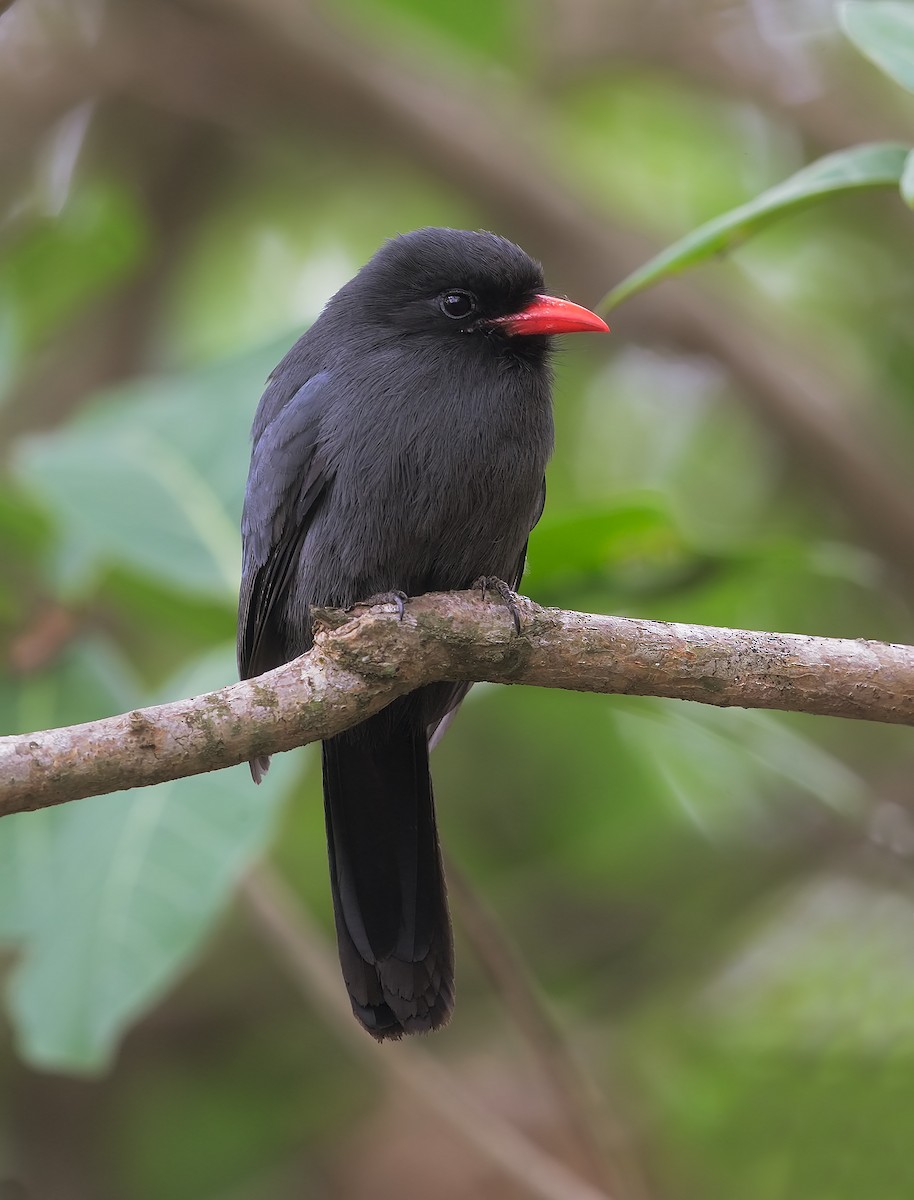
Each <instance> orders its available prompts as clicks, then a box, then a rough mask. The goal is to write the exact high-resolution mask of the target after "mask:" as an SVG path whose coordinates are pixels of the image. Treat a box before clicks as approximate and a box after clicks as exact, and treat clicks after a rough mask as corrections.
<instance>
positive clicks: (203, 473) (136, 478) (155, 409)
mask: <svg viewBox="0 0 914 1200" xmlns="http://www.w3.org/2000/svg"><path fill="white" fill-rule="evenodd" d="M280 353H281V349H280V348H279V347H277V346H276V345H275V344H271V345H270V346H269V347H266V348H263V347H262V348H260V349H259V350H258V351H257V352H256V353H252V354H247V355H244V356H243V357H240V358H236V359H230V360H227V361H224V362H222V363H220V364H218V365H217V366H212V367H207V368H203V369H201V370H198V371H195V372H192V373H188V374H186V375H178V376H174V377H172V378H168V377H163V378H160V379H156V380H150V381H144V382H141V383H136V384H132V385H130V386H128V387H125V388H122V389H120V390H119V391H118V392H115V393H113V394H111V395H109V396H106V397H104V398H102V399H100V400H99V401H98V402H97V403H96V404H95V405H94V406H93V407H92V408H91V409H89V410H87V411H86V412H85V413H82V414H80V417H79V418H78V419H77V420H76V421H73V422H71V423H70V424H69V425H67V426H65V427H63V428H61V429H58V430H55V431H54V432H53V433H50V434H46V435H44V436H41V437H35V438H30V439H28V440H27V441H24V442H23V443H21V444H20V445H19V446H18V447H17V448H16V457H15V461H14V467H15V469H16V472H17V474H18V477H19V478H20V480H22V482H23V483H24V484H26V485H27V486H28V487H29V488H30V490H31V492H32V493H33V495H34V496H35V497H36V499H37V500H39V501H40V502H42V503H43V504H44V506H45V507H46V508H47V509H49V510H50V513H51V515H52V516H53V517H54V519H55V522H56V524H57V526H58V529H59V532H60V535H61V558H60V560H59V562H58V564H57V565H58V580H59V582H60V584H61V586H62V587H64V588H67V589H69V590H71V591H74V590H75V591H78V590H79V589H82V588H85V587H86V586H87V585H88V584H89V583H91V582H92V579H93V577H94V575H95V573H96V572H97V571H98V570H99V569H100V568H102V567H105V566H110V565H114V564H123V565H124V566H127V567H129V568H131V569H133V570H135V571H137V572H139V573H140V574H141V575H145V576H151V577H152V578H154V579H155V580H156V581H157V582H158V583H160V584H165V585H169V584H170V585H172V586H174V587H176V588H177V589H179V590H183V591H188V592H192V593H194V594H196V595H198V596H200V595H202V596H206V597H213V598H217V599H223V598H225V597H226V596H227V595H229V594H232V593H234V592H235V590H236V589H237V583H238V575H239V569H240V562H241V538H240V534H239V532H238V523H239V519H240V515H241V501H242V495H243V491H244V480H245V477H246V475H247V465H248V456H249V453H250V449H249V440H248V430H249V428H250V424H251V418H252V417H253V414H254V410H255V407H256V405H257V399H258V397H259V395H260V393H261V391H262V390H263V381H264V379H265V378H266V376H267V375H268V373H269V371H270V369H271V368H272V367H273V365H274V364H275V362H276V360H277V358H278V357H279V355H280Z"/></svg>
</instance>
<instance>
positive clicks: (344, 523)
mask: <svg viewBox="0 0 914 1200" xmlns="http://www.w3.org/2000/svg"><path fill="white" fill-rule="evenodd" d="M542 286H543V280H542V274H541V271H540V268H539V266H538V264H536V263H535V262H534V261H533V260H532V259H530V258H529V257H528V256H527V255H526V254H525V253H524V252H523V251H522V250H521V249H519V248H518V247H517V246H515V245H513V244H512V243H511V242H508V241H506V240H505V239H503V238H500V237H496V236H495V235H493V234H489V233H470V232H464V231H459V230H450V229H423V230H418V231H417V232H415V233H411V234H407V235H405V236H403V237H398V238H395V239H393V240H392V241H390V242H387V243H386V244H385V245H384V246H383V247H382V248H381V249H380V250H379V251H378V253H377V254H376V255H375V256H374V258H372V259H371V261H370V262H369V263H367V264H366V266H364V267H363V268H362V270H361V271H359V273H358V274H357V275H356V276H355V277H354V278H353V279H352V280H350V282H349V283H347V284H346V285H345V286H344V287H343V288H341V289H340V291H339V292H337V294H336V295H335V296H334V297H333V298H332V299H331V300H330V301H329V303H328V304H327V306H326V308H325V309H324V311H323V312H322V313H321V315H320V317H319V318H318V319H317V321H316V322H315V323H314V325H313V326H312V327H311V328H310V329H309V330H308V332H307V333H306V334H305V335H304V336H303V337H302V338H300V339H299V341H298V342H297V343H296V344H295V345H294V346H293V347H292V349H291V350H290V351H289V353H288V354H287V355H286V357H285V358H284V359H283V360H282V362H281V363H280V364H279V366H278V367H277V368H276V370H275V371H274V372H273V374H272V375H271V376H270V380H269V384H268V386H267V389H266V391H265V392H264V395H263V397H262V399H261V401H260V406H259V408H258V410H257V415H256V418H255V421H254V428H253V454H252V458H251V468H250V475H249V478H248V486H247V493H246V497H245V505H244V516H243V519H242V534H243V542H244V558H243V576H242V585H241V598H240V605H239V631H238V661H239V667H240V672H241V676H242V678H248V677H250V676H254V675H258V674H260V673H262V672H263V671H267V670H270V669H271V668H273V667H275V666H278V665H279V664H280V663H283V662H287V661H288V660H289V659H291V658H293V657H295V656H296V655H298V654H301V653H302V652H304V651H305V650H307V649H308V648H309V646H310V645H311V626H310V620H309V606H310V605H312V604H316V605H334V606H339V607H343V608H345V607H348V606H350V605H352V604H354V603H355V602H356V601H358V600H364V599H366V598H368V597H370V596H372V595H376V594H379V593H385V592H391V591H398V592H404V593H406V594H407V595H417V594H420V593H422V592H427V591H433V590H434V591H439V590H450V589H459V588H466V587H469V586H470V585H472V584H473V582H474V581H475V580H477V579H478V578H479V577H480V576H496V577H498V578H500V579H503V580H505V581H507V583H508V584H509V585H510V586H511V587H512V588H516V587H517V585H518V583H519V581H520V577H521V573H522V571H523V564H524V554H525V551H526V544H527V537H528V535H529V533H530V530H531V529H532V527H533V525H534V524H535V523H536V521H537V520H538V518H539V515H540V513H541V512H542V507H543V502H544V495H545V491H544V488H545V485H544V470H545V466H546V462H547V460H548V458H549V455H550V452H551V449H552V441H553V426H552V408H551V374H550V370H549V367H548V352H549V338H548V337H547V336H545V334H543V333H539V332H536V331H532V332H529V331H528V330H527V329H519V328H516V321H515V317H516V315H517V314H522V313H525V312H526V310H530V309H531V306H534V307H535V305H536V304H537V303H538V302H539V299H538V298H539V295H540V293H541V291H542ZM551 303H553V304H556V305H562V304H565V302H560V301H553V302H551ZM565 307H567V308H569V309H570V308H571V307H573V306H571V305H567V304H565ZM464 309H466V311H463V310H464ZM580 311H582V310H578V312H580ZM594 320H596V318H594ZM540 323H541V324H542V322H540ZM575 327H577V328H584V327H585V326H583V325H578V326H575ZM588 327H595V326H593V325H591V326H588ZM534 328H538V327H536V326H535V323H534ZM518 333H524V334H527V336H517V334H518ZM465 690H466V689H465V688H462V687H454V686H453V685H446V684H439V685H434V686H431V687H427V688H423V689H421V690H420V691H418V692H415V693H413V694H411V695H409V696H406V697H404V698H402V699H400V700H398V701H396V702H395V703H393V704H391V705H390V706H389V707H388V708H387V709H385V710H384V711H383V712H382V713H380V714H379V715H378V716H376V717H373V718H372V719H371V720H369V721H366V722H364V723H363V724H362V725H359V726H358V727H357V728H355V729H352V730H350V731H349V732H347V733H345V734H341V735H340V736H338V737H335V738H333V739H331V740H329V741H327V742H325V743H324V745H323V771H324V800H325V814H326V823H327V837H328V845H329V854H330V875H331V886H332V890H333V902H334V911H335V916H336V927H337V935H338V941H339V951H340V960H341V964H342V969H343V976H344V978H345V981H346V986H347V988H348V990H349V995H350V999H351V1002H352V1008H353V1011H354V1013H355V1015H356V1016H357V1017H358V1019H359V1020H360V1021H361V1022H362V1024H363V1025H364V1026H365V1027H366V1028H367V1029H368V1031H369V1032H370V1033H372V1034H373V1035H374V1036H375V1037H377V1038H379V1039H380V1038H385V1037H399V1036H400V1035H401V1034H402V1033H404V1032H405V1033H411V1032H415V1031H420V1030H429V1029H434V1028H437V1027H438V1026H440V1025H441V1024H443V1023H444V1022H445V1021H446V1020H447V1018H448V1016H449V1014H450V1011H451V1008H452V1005H453V947H452V939H451V930H450V923H449V919H448V913H447V902H446V896H445V886H444V878H443V874H442V869H441V859H440V854H439V850H438V838H437V833H436V828H435V813H434V804H433V798H432V787H431V780H430V777H429V771H428V739H429V737H430V735H431V733H432V732H433V731H434V729H435V728H436V726H437V725H438V724H439V722H440V721H441V720H442V719H443V718H444V716H445V715H446V714H447V713H448V712H449V711H450V710H451V709H453V708H454V707H455V706H456V705H457V704H458V703H459V702H460V700H461V699H462V697H463V695H464V694H465ZM267 766H268V760H265V759H260V760H257V761H256V762H254V763H252V764H251V769H252V773H253V775H254V778H255V780H257V781H259V780H260V778H261V776H262V774H263V772H264V771H265V770H266V768H267Z"/></svg>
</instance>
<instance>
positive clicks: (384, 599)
mask: <svg viewBox="0 0 914 1200" xmlns="http://www.w3.org/2000/svg"><path fill="white" fill-rule="evenodd" d="M408 599H409V596H407V594H406V592H378V593H377V594H376V595H374V596H369V597H368V599H367V600H360V601H359V603H360V604H364V605H365V607H366V608H371V607H372V606H373V605H375V604H396V606H397V620H398V621H402V620H403V614H404V612H405V611H406V601H407V600H408ZM353 607H355V606H354V605H353Z"/></svg>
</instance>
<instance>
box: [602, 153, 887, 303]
mask: <svg viewBox="0 0 914 1200" xmlns="http://www.w3.org/2000/svg"><path fill="white" fill-rule="evenodd" d="M907 158H908V147H906V146H903V145H900V144H898V143H893V142H886V143H879V144H877V145H873V146H855V147H854V148H853V149H851V150H838V151H836V152H835V153H834V154H829V155H827V156H826V157H825V158H822V159H820V160H819V161H818V162H814V163H811V164H810V166H808V167H804V169H803V170H802V171H798V172H797V173H796V175H792V176H791V177H790V178H789V179H786V180H785V181H784V182H783V183H780V184H778V185H777V186H776V187H773V188H769V189H768V191H766V192H763V193H762V194H761V196H758V197H757V198H756V199H755V200H751V201H750V202H749V203H748V204H741V205H740V206H739V208H734V209H732V210H731V211H730V212H728V213H724V215H723V216H720V217H717V218H716V219H715V220H713V221H708V222H707V223H706V224H704V225H701V226H700V227H699V228H698V229H696V230H694V231H693V232H692V233H690V234H688V235H687V236H686V237H684V238H681V239H680V240H679V241H678V242H675V243H674V244H673V245H672V246H670V247H668V248H667V249H666V250H664V251H663V252H662V253H660V254H658V255H656V256H655V257H654V258H652V259H651V260H650V262H647V263H645V264H644V266H643V267H639V268H638V270H637V271H635V272H633V273H632V274H631V275H629V276H628V277H627V278H626V279H623V280H622V282H621V283H619V284H617V285H616V286H615V287H614V288H613V289H612V291H611V292H609V293H608V294H607V295H606V296H605V297H604V299H603V301H602V303H601V306H600V307H601V309H603V310H605V311H609V310H610V309H612V308H615V307H616V306H617V305H619V304H621V303H622V302H623V300H628V299H630V298H631V297H632V296H634V295H635V294H636V293H638V292H641V291H643V290H644V289H645V288H648V287H651V286H652V285H653V284H655V283H659V282H660V281H661V280H663V279H667V278H668V277H669V276H671V275H676V274H678V273H679V272H680V271H684V270H685V269H686V268H687V267H691V266H694V265H695V264H696V263H700V262H704V261H705V260H706V259H708V258H711V257H713V256H714V255H717V254H723V253H724V252H725V251H727V250H732V249H733V248H734V247H735V246H739V245H740V244H741V243H742V242H744V241H745V240H746V238H748V237H751V236H752V234H754V233H758V232H759V231H760V230H762V229H764V228H766V227H767V226H768V225H770V224H772V222H774V221H777V220H780V219H781V218H782V217H784V216H787V215H789V214H790V213H792V212H796V211H797V210H798V209H801V208H806V207H807V206H809V205H811V204H816V203H818V202H819V201H821V200H822V199H824V198H826V197H828V196H832V195H841V194H842V193H845V192H855V191H859V190H861V189H863V188H878V187H897V186H898V185H899V184H900V182H901V180H902V176H903V173H904V168H905V163H906V161H907Z"/></svg>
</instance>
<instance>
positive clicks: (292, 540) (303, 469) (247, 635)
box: [238, 371, 331, 679]
mask: <svg viewBox="0 0 914 1200" xmlns="http://www.w3.org/2000/svg"><path fill="white" fill-rule="evenodd" d="M327 379H328V373H327V372H326V371H323V372H321V373H320V374H318V375H314V376H313V377H312V378H311V379H309V380H308V382H307V383H305V384H304V385H303V386H302V387H300V388H299V389H298V391H297V392H295V394H294V395H293V396H292V398H291V399H290V400H289V401H288V402H287V403H286V404H285V405H284V406H283V407H282V408H281V409H280V410H279V412H278V413H277V414H276V416H275V417H274V418H273V419H272V421H270V423H269V424H268V425H267V426H266V428H265V429H263V431H262V432H261V434H260V437H259V438H258V439H257V441H256V443H255V445H254V451H253V454H252V456H251V470H250V473H249V475H248V486H247V491H246V493H245V498H244V513H243V516H242V518H241V535H242V544H243V551H242V556H243V557H242V573H241V594H240V597H239V601H238V669H239V673H240V675H241V678H242V679H250V678H252V677H253V676H255V675H260V674H262V673H263V672H264V671H269V670H271V669H272V668H273V667H277V666H279V665H280V664H281V663H282V662H284V661H285V647H284V644H283V637H282V632H281V630H280V627H279V621H278V618H279V613H278V611H277V601H278V600H280V599H281V598H282V597H283V596H285V595H286V593H287V584H288V581H289V579H290V577H291V575H292V573H293V572H294V571H295V569H296V565H297V563H298V556H299V552H300V550H301V545H302V541H303V539H304V537H305V534H306V533H307V531H308V528H309V526H310V524H311V522H312V520H313V519H314V514H315V512H316V510H317V506H318V505H319V503H320V501H321V499H322V497H323V495H324V494H325V492H326V489H327V487H328V486H329V484H330V482H331V473H330V471H329V470H328V468H327V464H326V462H325V461H324V459H323V456H322V454H321V449H320V443H319V426H320V416H321V407H322V405H321V394H322V391H324V390H325V388H324V385H325V384H326V382H327Z"/></svg>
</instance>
